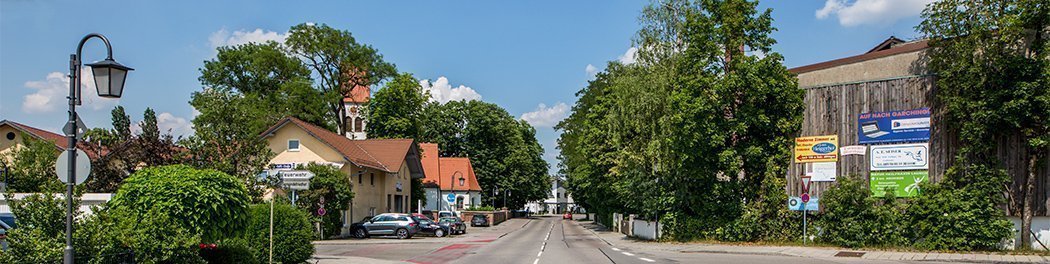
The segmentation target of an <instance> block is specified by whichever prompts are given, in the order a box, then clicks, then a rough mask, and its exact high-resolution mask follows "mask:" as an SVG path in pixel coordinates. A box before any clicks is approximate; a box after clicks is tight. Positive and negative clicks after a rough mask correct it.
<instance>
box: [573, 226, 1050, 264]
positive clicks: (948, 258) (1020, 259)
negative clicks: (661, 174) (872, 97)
mask: <svg viewBox="0 0 1050 264" xmlns="http://www.w3.org/2000/svg"><path fill="white" fill-rule="evenodd" d="M580 225H582V226H584V227H586V228H587V229H589V230H591V231H592V232H594V234H595V235H596V236H598V237H599V238H601V239H602V240H604V241H605V243H609V244H610V245H613V246H616V247H626V248H636V249H645V250H654V251H673V252H679V253H725V254H751V255H775V256H793V257H805V258H819V259H834V258H856V257H860V258H862V259H871V260H906V261H940V262H969V263H1050V256H1037V255H1004V254H973V253H940V252H898V251H877V250H853V249H847V248H833V247H799V246H750V245H729V244H712V243H658V242H649V241H641V240H636V239H632V238H628V237H626V236H624V235H623V234H620V233H616V232H612V231H608V230H607V229H606V228H604V227H601V226H599V225H596V224H594V222H580Z"/></svg>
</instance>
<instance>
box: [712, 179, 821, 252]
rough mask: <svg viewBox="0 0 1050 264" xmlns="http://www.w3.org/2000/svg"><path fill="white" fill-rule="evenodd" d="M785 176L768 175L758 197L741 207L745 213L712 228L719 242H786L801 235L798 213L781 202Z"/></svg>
mask: <svg viewBox="0 0 1050 264" xmlns="http://www.w3.org/2000/svg"><path fill="white" fill-rule="evenodd" d="M784 182H785V179H784V178H783V177H779V176H778V175H767V176H766V177H765V178H764V179H763V180H762V188H761V189H760V192H759V198H758V199H756V200H754V201H752V202H750V203H748V204H746V205H745V206H744V213H743V214H742V215H741V216H740V217H738V218H737V219H736V220H734V221H733V222H732V223H730V224H729V225H726V226H723V227H719V228H718V229H716V230H715V232H714V235H715V238H717V239H718V240H722V241H737V242H739V241H758V240H766V241H788V240H793V239H797V238H798V237H801V235H802V232H801V231H800V230H802V229H801V228H802V223H801V222H800V221H798V218H800V217H802V214H801V213H797V214H796V213H793V212H791V210H789V209H788V208H787V206H786V204H785V203H784V201H786V200H787V198H788V197H787V194H785V193H784V184H785V183H784Z"/></svg>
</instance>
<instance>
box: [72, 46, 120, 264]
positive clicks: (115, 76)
mask: <svg viewBox="0 0 1050 264" xmlns="http://www.w3.org/2000/svg"><path fill="white" fill-rule="evenodd" d="M92 38H98V39H100V40H102V42H103V43H105V44H106V59H105V60H103V61H100V62H96V63H91V64H87V66H89V67H91V72H92V75H94V77H95V88H96V89H97V90H98V95H99V96H101V97H107V98H119V97H120V96H121V94H123V92H124V80H125V78H127V76H128V71H131V70H133V69H132V68H129V67H127V66H124V65H121V64H120V63H117V62H116V61H114V60H113V47H112V46H110V45H109V39H106V36H103V35H102V34H98V33H91V34H88V35H87V36H84V38H83V39H81V40H80V44H78V45H77V53H76V54H70V55H69V97H67V98H69V121H68V123H67V124H66V126H67V127H71V128H73V129H71V130H70V131H66V138H67V139H68V142H69V144H68V145H66V151H68V153H69V154H68V156H69V167H68V168H69V173H68V174H67V175H66V176H67V177H68V178H67V179H66V248H65V250H64V251H63V253H64V254H63V258H62V260H63V263H66V264H72V263H73V186H74V185H76V174H77V173H76V170H77V166H76V163H77V131H76V129H77V108H76V106H78V105H80V103H81V100H80V99H81V96H80V67H82V66H81V60H80V59H81V53H82V51H83V50H84V43H86V42H87V41H88V40H90V39H92Z"/></svg>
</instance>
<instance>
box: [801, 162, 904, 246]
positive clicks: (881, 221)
mask: <svg viewBox="0 0 1050 264" xmlns="http://www.w3.org/2000/svg"><path fill="white" fill-rule="evenodd" d="M856 177H857V176H856V175H854V176H847V177H840V178H839V179H838V184H837V185H835V186H833V187H831V188H830V189H828V190H827V191H825V192H824V196H823V197H821V198H820V202H821V203H822V204H823V206H824V213H823V215H821V218H820V221H818V222H816V224H817V226H819V227H820V228H821V230H822V234H821V235H820V240H821V241H824V242H827V243H831V244H835V245H839V246H844V247H865V246H891V245H906V244H908V239H907V237H908V236H907V233H906V232H907V230H908V228H907V226H906V218H905V217H904V216H905V210H906V207H904V206H903V205H901V204H899V203H897V202H896V200H897V199H896V198H895V197H893V196H892V195H893V192H887V195H888V196H887V197H882V198H876V197H871V190H870V187H868V185H866V184H865V183H864V182H863V181H860V180H857V179H854V178H856Z"/></svg>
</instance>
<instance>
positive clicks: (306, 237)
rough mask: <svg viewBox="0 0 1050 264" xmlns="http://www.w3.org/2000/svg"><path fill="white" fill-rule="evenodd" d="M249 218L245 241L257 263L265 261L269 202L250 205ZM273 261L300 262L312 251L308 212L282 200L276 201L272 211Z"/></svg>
mask: <svg viewBox="0 0 1050 264" xmlns="http://www.w3.org/2000/svg"><path fill="white" fill-rule="evenodd" d="M250 215H251V217H250V219H249V223H248V229H247V232H246V233H245V241H246V242H247V243H248V245H250V246H251V250H252V252H253V253H252V255H254V256H255V257H256V259H257V260H258V261H259V262H262V263H265V262H268V261H269V252H270V251H269V250H270V204H268V203H267V204H255V205H252V206H251V213H250ZM273 236H274V241H273V260H274V262H280V263H302V262H305V261H306V260H307V259H309V258H310V256H311V255H313V253H314V245H313V243H311V240H313V236H314V232H313V228H312V227H311V225H310V220H309V215H307V213H306V212H303V211H302V210H300V209H298V208H295V207H292V205H291V204H288V203H286V202H277V203H275V204H274V210H273Z"/></svg>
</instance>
